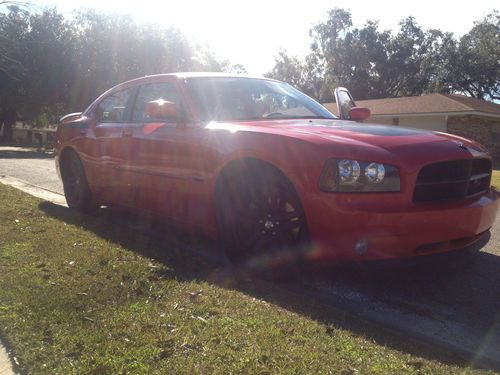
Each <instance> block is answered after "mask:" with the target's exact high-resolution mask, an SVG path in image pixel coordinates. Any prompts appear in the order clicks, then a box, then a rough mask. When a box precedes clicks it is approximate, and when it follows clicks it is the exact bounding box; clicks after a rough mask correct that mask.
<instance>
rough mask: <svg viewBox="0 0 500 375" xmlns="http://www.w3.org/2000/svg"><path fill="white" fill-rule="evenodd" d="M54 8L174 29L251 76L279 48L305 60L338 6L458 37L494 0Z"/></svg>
mask: <svg viewBox="0 0 500 375" xmlns="http://www.w3.org/2000/svg"><path fill="white" fill-rule="evenodd" d="M37 3H38V4H40V5H41V6H52V5H55V6H56V7H57V8H58V10H59V11H60V12H62V13H63V14H65V15H68V16H71V14H72V12H73V11H74V10H75V9H79V8H95V9H97V10H102V11H105V12H118V13H122V14H130V15H132V16H133V17H134V18H135V19H136V20H137V21H139V22H151V23H158V24H162V25H165V26H175V27H177V28H179V29H180V30H182V31H183V32H184V33H185V34H186V35H187V36H188V37H190V38H192V39H194V40H195V41H196V42H198V43H201V44H203V45H207V46H208V47H209V48H210V49H211V50H212V51H213V52H214V53H215V54H216V56H218V57H219V58H221V59H229V60H230V61H231V62H232V63H238V64H242V65H243V66H245V67H246V69H247V71H248V72H249V73H250V74H254V75H262V74H264V73H266V72H268V71H269V70H271V69H272V67H273V65H274V57H275V56H276V55H277V53H278V51H279V50H280V49H285V50H287V51H288V52H289V53H290V54H292V55H297V56H299V57H301V56H304V55H306V54H307V53H308V51H309V45H310V38H309V30H310V29H311V27H312V26H313V25H315V24H316V23H318V22H321V21H323V20H326V18H327V12H328V10H330V9H333V8H335V7H340V8H344V9H348V10H350V11H351V14H352V18H353V23H354V25H355V26H358V27H361V26H363V25H364V24H365V22H366V21H367V20H378V21H379V24H380V27H381V29H384V30H385V29H390V30H395V29H397V27H398V23H399V21H400V20H401V19H403V18H405V17H407V16H410V15H412V16H414V17H415V18H416V20H417V22H418V23H419V24H420V25H421V26H423V27H424V28H439V29H441V30H443V31H450V32H453V33H454V34H455V35H457V36H460V35H463V34H464V33H466V32H467V31H468V30H470V28H471V27H472V26H473V23H474V21H477V20H479V19H481V18H483V17H484V16H485V15H486V14H488V13H489V12H491V11H492V10H493V9H495V8H496V9H499V8H500V7H499V2H498V1H494V0H474V1H463V2H462V1H457V0H455V1H448V0H417V1H408V0H399V1H389V0H377V1H337V0H309V1H298V0H295V1H293V0H288V1H286V0H251V1H248V0H247V1H238V0H233V1H230V0H210V1H194V0H174V1H171V0H170V1H169V0H160V1H153V0H140V1H126V0H125V1H124V0H38V1H37Z"/></svg>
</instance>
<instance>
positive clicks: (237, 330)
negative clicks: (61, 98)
mask: <svg viewBox="0 0 500 375" xmlns="http://www.w3.org/2000/svg"><path fill="white" fill-rule="evenodd" d="M0 202H2V204H1V206H0V333H1V335H2V337H3V338H4V339H5V341H6V342H7V343H8V345H9V347H11V348H12V350H13V353H14V355H15V356H16V358H17V360H18V361H19V364H20V370H21V371H22V372H24V373H32V374H121V373H134V374H150V373H158V374H176V373H184V374H191V373H199V374H212V373H219V374H229V373H263V374H269V373H281V374H304V373H314V374H319V373H322V374H329V373H335V374H336V373H342V374H356V373H370V374H372V373H373V374H404V373H409V374H416V373H458V372H465V373H469V372H476V370H472V369H470V368H467V367H460V366H459V365H458V364H457V363H458V362H453V361H452V360H451V359H450V358H449V357H446V355H445V354H443V356H442V357H441V356H439V355H437V354H436V352H435V351H434V350H433V349H432V348H426V347H425V346H423V345H422V346H419V344H417V343H412V342H411V341H410V340H408V338H404V337H403V338H401V337H399V336H398V335H397V334H396V335H395V334H392V333H387V332H384V331H381V330H380V329H379V328H377V327H374V326H371V325H370V324H368V323H365V322H361V321H358V320H356V318H355V317H352V316H346V315H344V314H342V313H341V312H339V311H335V310H332V309H328V308H326V307H325V306H321V305H318V304H317V303H315V301H312V300H310V299H308V298H307V297H306V296H302V297H300V298H297V297H296V296H293V295H290V296H289V295H288V293H287V291H286V288H283V286H279V285H276V284H273V283H270V282H266V281H264V280H252V279H250V278H248V277H245V276H241V275H240V274H239V273H234V272H231V271H228V270H227V269H222V270H220V269H217V268H216V267H214V266H213V265H210V264H209V263H207V262H206V261H204V260H203V259H199V258H198V257H194V256H192V255H189V254H187V253H186V252H185V251H182V246H181V245H179V244H180V243H182V241H179V240H178V239H177V240H176V239H175V238H174V239H173V240H171V241H166V242H163V243H161V244H157V243H156V242H154V241H152V240H151V238H150V237H149V236H147V235H141V234H140V233H139V232H137V231H134V230H131V229H130V228H129V227H123V226H122V225H121V224H118V223H110V222H109V220H105V219H104V218H102V217H88V216H83V215H79V214H76V213H74V212H71V211H69V210H68V209H66V208H62V207H59V206H55V205H51V204H49V203H47V202H44V203H41V201H40V200H38V199H36V198H33V197H31V196H29V195H27V194H24V193H22V192H19V191H17V190H15V189H13V188H11V187H7V186H4V185H1V184H0ZM153 259H157V260H153ZM438 359H439V360H438ZM450 363H455V365H453V364H450ZM462 365H463V364H462Z"/></svg>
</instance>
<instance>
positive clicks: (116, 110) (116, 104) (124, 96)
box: [96, 89, 132, 123]
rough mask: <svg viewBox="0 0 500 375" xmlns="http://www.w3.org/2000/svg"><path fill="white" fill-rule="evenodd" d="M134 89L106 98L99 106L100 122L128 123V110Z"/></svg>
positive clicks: (98, 117)
mask: <svg viewBox="0 0 500 375" xmlns="http://www.w3.org/2000/svg"><path fill="white" fill-rule="evenodd" d="M131 91H132V89H126V90H122V91H119V92H116V93H114V94H112V95H110V96H107V97H106V98H104V99H103V100H102V101H101V102H100V103H99V105H98V106H97V110H96V114H97V119H98V121H99V122H118V123H119V122H126V118H125V116H126V108H127V103H128V101H129V98H130V93H131Z"/></svg>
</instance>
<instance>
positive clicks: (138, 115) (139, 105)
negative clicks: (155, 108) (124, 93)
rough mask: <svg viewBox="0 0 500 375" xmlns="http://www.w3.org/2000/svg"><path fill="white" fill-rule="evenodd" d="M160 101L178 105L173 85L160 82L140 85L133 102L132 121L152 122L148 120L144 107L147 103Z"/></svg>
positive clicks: (150, 119) (177, 96) (178, 100)
mask: <svg viewBox="0 0 500 375" xmlns="http://www.w3.org/2000/svg"><path fill="white" fill-rule="evenodd" d="M160 99H162V100H166V101H168V102H172V103H175V104H177V105H180V99H179V95H178V94H177V91H176V89H175V86H174V84H173V83H169V82H160V83H149V84H146V85H142V86H141V87H140V88H139V92H138V93H137V98H136V100H135V105H134V110H133V112H132V121H134V122H148V121H153V120H154V119H152V118H150V117H149V116H148V114H147V111H146V105H147V103H148V102H151V101H154V100H160Z"/></svg>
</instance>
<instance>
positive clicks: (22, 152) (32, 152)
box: [0, 148, 54, 159]
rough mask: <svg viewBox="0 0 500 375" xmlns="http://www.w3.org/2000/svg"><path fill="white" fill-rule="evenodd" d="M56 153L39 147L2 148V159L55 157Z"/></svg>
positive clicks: (0, 153) (0, 151)
mask: <svg viewBox="0 0 500 375" xmlns="http://www.w3.org/2000/svg"><path fill="white" fill-rule="evenodd" d="M53 158H54V153H53V152H49V151H42V150H37V149H24V148H23V149H17V150H14V149H0V159H53Z"/></svg>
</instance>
